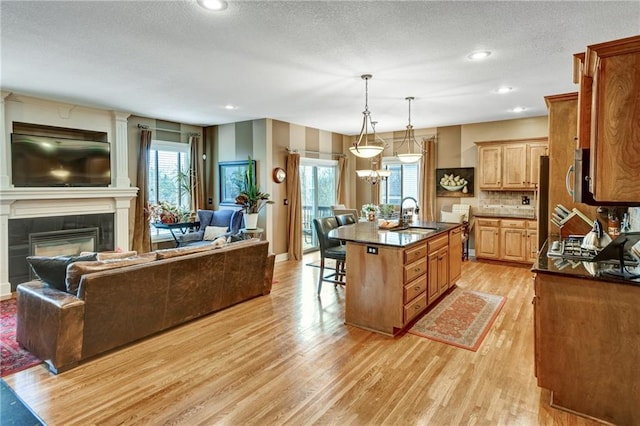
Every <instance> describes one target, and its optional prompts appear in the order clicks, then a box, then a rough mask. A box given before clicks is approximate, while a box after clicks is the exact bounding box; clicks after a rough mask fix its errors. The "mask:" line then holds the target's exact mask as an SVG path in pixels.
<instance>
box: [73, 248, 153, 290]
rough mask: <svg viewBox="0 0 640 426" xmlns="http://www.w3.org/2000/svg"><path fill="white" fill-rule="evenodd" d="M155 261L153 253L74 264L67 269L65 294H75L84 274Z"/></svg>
mask: <svg viewBox="0 0 640 426" xmlns="http://www.w3.org/2000/svg"><path fill="white" fill-rule="evenodd" d="M155 260H156V256H155V253H153V256H145V255H142V256H136V257H131V258H127V259H108V260H96V261H93V262H74V263H72V264H70V265H69V266H68V267H67V275H66V291H67V293H71V294H77V293H78V287H79V286H80V279H81V278H82V276H83V275H85V274H90V273H92V272H99V271H106V270H109V269H115V268H122V267H125V266H130V265H139V264H141V263H149V262H153V261H155Z"/></svg>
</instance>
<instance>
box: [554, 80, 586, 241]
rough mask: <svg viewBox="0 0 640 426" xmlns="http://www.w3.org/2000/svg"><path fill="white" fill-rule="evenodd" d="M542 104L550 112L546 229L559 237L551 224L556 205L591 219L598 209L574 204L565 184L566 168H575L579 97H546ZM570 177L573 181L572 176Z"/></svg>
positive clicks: (574, 95) (572, 95) (564, 94)
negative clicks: (575, 209) (577, 211)
mask: <svg viewBox="0 0 640 426" xmlns="http://www.w3.org/2000/svg"><path fill="white" fill-rule="evenodd" d="M545 101H546V103H547V108H548V110H549V182H550V183H552V184H551V185H549V198H548V210H547V215H548V218H549V220H548V223H547V229H548V230H549V234H550V235H559V234H560V229H559V228H558V227H557V226H556V225H554V224H553V222H551V218H552V213H553V211H554V209H555V207H556V206H557V205H558V204H562V205H563V206H565V207H566V208H567V209H569V210H572V209H573V208H577V209H578V210H580V211H581V212H582V213H584V214H585V215H586V216H587V217H590V218H595V217H597V212H596V210H597V207H594V206H588V205H586V204H583V203H579V202H576V201H574V200H573V196H572V194H570V193H569V192H568V191H567V188H566V185H565V184H564V182H565V180H566V177H567V173H568V171H569V167H572V166H573V164H574V153H575V149H576V141H575V138H576V134H577V133H579V130H578V127H579V126H580V124H579V118H578V103H579V102H580V100H579V95H578V93H576V92H573V93H563V94H559V95H551V96H546V97H545ZM569 177H570V179H571V180H573V176H572V175H570V176H569ZM571 186H572V187H573V185H571Z"/></svg>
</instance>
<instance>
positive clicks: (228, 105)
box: [224, 104, 238, 109]
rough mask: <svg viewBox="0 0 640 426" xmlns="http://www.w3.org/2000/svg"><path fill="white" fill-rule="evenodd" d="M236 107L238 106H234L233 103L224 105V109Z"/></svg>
mask: <svg viewBox="0 0 640 426" xmlns="http://www.w3.org/2000/svg"><path fill="white" fill-rule="evenodd" d="M236 108H238V107H237V106H235V105H231V104H227V105H225V106H224V109H236Z"/></svg>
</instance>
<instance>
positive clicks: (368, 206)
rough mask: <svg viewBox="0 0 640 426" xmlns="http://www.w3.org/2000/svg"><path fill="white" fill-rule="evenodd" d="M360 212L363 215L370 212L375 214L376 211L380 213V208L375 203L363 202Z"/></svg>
mask: <svg viewBox="0 0 640 426" xmlns="http://www.w3.org/2000/svg"><path fill="white" fill-rule="evenodd" d="M362 213H364V215H365V216H367V215H369V214H370V213H373V214H376V215H377V214H378V213H380V209H379V208H378V206H376V205H375V204H363V205H362Z"/></svg>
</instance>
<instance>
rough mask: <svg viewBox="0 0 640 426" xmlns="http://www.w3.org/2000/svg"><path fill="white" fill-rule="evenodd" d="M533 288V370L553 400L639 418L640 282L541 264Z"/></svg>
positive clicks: (610, 420) (609, 416)
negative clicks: (547, 269) (552, 270)
mask: <svg viewBox="0 0 640 426" xmlns="http://www.w3.org/2000/svg"><path fill="white" fill-rule="evenodd" d="M534 289H535V297H534V299H533V307H534V311H533V312H534V325H533V326H534V338H535V347H534V355H535V374H536V377H537V379H538V386H540V387H543V388H546V389H548V390H550V391H551V399H552V400H551V404H552V405H553V406H554V407H557V408H563V409H567V410H570V411H574V412H577V413H581V414H583V415H586V416H589V417H594V418H596V419H599V420H602V421H604V422H606V423H607V424H616V425H638V424H640V410H639V409H638V407H639V404H640V399H638V398H639V397H638V383H640V368H638V364H639V362H640V357H639V355H638V348H640V333H639V332H638V324H640V287H639V286H637V285H629V284H622V283H612V282H607V281H602V280H591V279H583V278H574V277H568V276H561V275H555V274H548V273H543V272H537V273H536V276H535V285H534Z"/></svg>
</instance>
